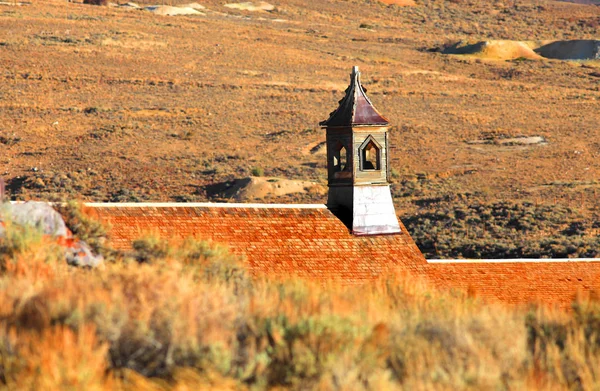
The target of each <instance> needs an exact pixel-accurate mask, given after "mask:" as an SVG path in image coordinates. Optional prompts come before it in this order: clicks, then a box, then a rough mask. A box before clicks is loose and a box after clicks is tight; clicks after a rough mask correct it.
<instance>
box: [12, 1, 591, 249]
mask: <svg viewBox="0 0 600 391" xmlns="http://www.w3.org/2000/svg"><path fill="white" fill-rule="evenodd" d="M146 3H147V2H146ZM181 3H184V2H183V1H182V2H179V3H178V2H176V1H172V2H169V4H172V5H177V4H181ZM9 4H10V2H9ZM224 4H225V2H219V1H215V0H210V1H205V2H202V5H203V6H205V7H206V8H205V9H201V10H200V11H199V12H201V13H200V14H197V15H190V16H163V15H157V14H154V13H152V12H148V11H142V10H135V9H128V8H126V7H103V6H92V5H85V4H79V3H69V2H65V1H57V0H56V1H55V0H41V1H36V2H35V3H23V5H20V6H11V5H7V4H5V3H3V5H0V54H1V58H2V62H1V67H2V69H1V74H0V77H2V79H3V81H4V82H3V83H0V96H1V97H2V99H1V100H0V124H1V125H0V167H1V168H2V170H1V172H0V175H2V177H4V178H5V179H6V180H7V181H8V188H9V191H10V194H11V196H12V197H13V198H16V199H30V198H37V199H58V198H60V199H63V198H83V199H85V200H94V201H150V200H152V201H203V200H227V198H223V194H227V193H223V192H215V191H214V189H221V188H223V186H220V185H219V184H222V183H226V182H227V183H231V182H234V181H236V180H238V181H239V180H244V178H248V177H249V176H251V175H264V176H266V177H277V178H286V179H293V180H301V181H309V182H311V183H316V184H317V185H318V184H320V185H321V186H317V185H315V186H312V185H311V190H310V191H304V192H300V193H293V194H280V195H268V194H267V195H266V196H264V197H263V195H264V194H261V198H260V199H258V201H265V202H323V201H324V194H325V193H324V192H323V190H322V189H323V186H322V185H324V184H325V180H326V178H325V164H326V163H325V158H324V155H323V154H322V153H323V149H322V148H318V147H319V143H320V142H321V141H322V140H323V138H324V132H323V131H322V130H321V129H319V127H318V125H317V124H318V122H319V121H320V120H323V119H325V118H326V117H327V114H328V113H329V112H330V111H331V110H333V109H335V107H336V104H337V101H338V100H339V99H340V98H341V97H342V95H343V91H344V89H345V87H346V85H347V82H348V74H349V72H350V68H351V66H352V65H358V66H360V67H361V70H362V72H363V75H364V79H363V81H364V83H365V86H366V87H367V89H368V90H369V91H368V93H369V95H370V96H371V98H372V100H373V102H374V104H375V105H376V107H377V108H378V109H379V110H380V111H381V112H382V113H384V114H385V115H386V116H387V117H388V118H389V119H390V121H391V122H392V123H393V124H396V128H395V129H394V130H393V133H394V143H395V145H396V146H397V148H396V150H395V152H394V153H395V155H394V156H395V159H394V170H393V176H394V180H395V181H396V185H395V187H394V194H395V201H396V203H397V206H398V211H399V213H400V215H401V216H405V217H411V216H417V215H421V214H423V213H431V212H432V211H437V210H440V209H442V208H445V207H447V206H448V205H456V204H460V205H463V204H465V205H470V204H472V203H484V204H493V203H498V202H506V201H510V202H516V203H518V204H522V203H524V202H529V203H531V204H535V205H538V204H540V205H546V206H549V207H554V206H555V205H556V207H558V208H561V210H562V209H564V208H567V209H569V210H574V209H578V210H577V211H576V213H575V212H574V213H575V214H576V215H577V216H581V218H580V219H579V220H581V221H580V222H581V223H582V224H584V225H586V224H587V226H589V229H590V230H591V229H595V228H593V227H592V221H593V220H594V216H595V212H596V206H595V205H596V203H597V194H596V193H597V188H598V179H597V178H598V174H599V168H600V166H599V165H598V163H597V160H598V159H597V158H598V155H599V154H600V144H599V143H597V142H596V141H595V140H596V139H597V138H598V133H599V132H600V129H599V128H598V125H597V124H598V123H599V118H600V114H598V110H597V108H598V99H599V98H600V68H599V66H600V65H599V63H598V61H594V60H593V59H588V60H584V61H565V60H557V59H552V58H545V57H543V56H539V57H540V58H535V59H529V58H528V57H527V56H526V57H523V56H521V55H520V54H517V55H516V56H513V55H511V56H508V57H506V55H505V54H502V56H498V55H497V53H498V50H497V49H494V50H492V49H490V45H489V44H485V45H484V44H482V45H483V46H480V47H484V48H486V49H485V50H479V51H476V52H469V53H463V54H446V53H448V52H447V48H448V47H451V46H452V45H455V46H457V47H458V46H460V45H463V46H464V45H465V44H471V45H473V44H475V45H476V44H477V43H481V42H483V43H486V42H488V41H490V42H491V41H505V42H513V41H514V42H554V41H571V40H594V39H597V38H598V36H597V28H598V25H599V23H600V7H596V6H593V5H580V4H571V3H561V2H552V1H542V0H522V1H516V0H515V1H513V0H510V1H509V0H501V1H496V2H494V3H493V4H488V3H482V2H479V1H474V0H472V1H468V0H464V1H458V0H455V1H433V0H431V1H427V0H423V1H417V2H416V5H415V6H408V7H401V6H397V5H386V4H383V3H380V2H378V1H375V0H364V1H363V0H353V1H342V0H331V1H327V2H323V1H299V0H281V1H280V2H273V6H274V9H273V10H271V11H246V10H239V9H235V8H229V7H225V6H224ZM459 42H462V44H459ZM494 45H495V44H494ZM511 45H512V44H511ZM519 45H520V44H519ZM559 45H563V44H562V43H561V44H559ZM491 47H492V48H494V46H491ZM528 48H529V47H528ZM592 49H593V47H592ZM511 50H512V49H511ZM523 50H524V49H523ZM592 51H593V50H592ZM491 52H493V55H490V54H489V53H491ZM502 53H504V52H502ZM511 53H512V52H511ZM518 53H521V52H518ZM545 53H549V51H547V52H545ZM592 54H593V53H592ZM532 140H533V141H532ZM536 140H537V141H536ZM246 181H247V180H246ZM225 186H226V185H225ZM315 189H317V190H315ZM318 189H321V190H318ZM247 193H248V194H256V193H255V192H247ZM236 194H237V193H236ZM247 201H257V199H247ZM569 213H570V212H569ZM570 218H571V217H570ZM579 220H578V221H579ZM545 228H546V227H541V231H542V232H543V230H544V229H545ZM590 230H588V231H586V232H585V233H586V235H592V234H593V231H590ZM459 233H460V232H459ZM417 240H420V239H419V238H417Z"/></svg>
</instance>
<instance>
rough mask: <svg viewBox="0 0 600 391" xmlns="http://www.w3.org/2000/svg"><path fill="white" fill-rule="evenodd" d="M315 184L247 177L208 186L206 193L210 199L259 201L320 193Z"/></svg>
mask: <svg viewBox="0 0 600 391" xmlns="http://www.w3.org/2000/svg"><path fill="white" fill-rule="evenodd" d="M320 190H322V188H321V186H320V185H318V184H317V183H315V182H310V181H298V180H290V179H281V178H269V177H248V178H242V179H236V180H234V181H231V182H225V183H219V184H216V185H211V186H209V187H208V188H207V189H206V191H207V193H208V195H209V196H210V197H212V198H225V199H231V200H235V201H252V200H261V199H263V198H265V197H267V196H274V197H278V196H284V195H287V194H294V193H307V192H309V191H311V192H313V191H320Z"/></svg>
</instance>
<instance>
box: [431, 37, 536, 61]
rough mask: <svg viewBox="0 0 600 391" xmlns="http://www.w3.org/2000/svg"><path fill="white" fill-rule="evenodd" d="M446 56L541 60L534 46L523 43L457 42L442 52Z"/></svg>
mask: <svg viewBox="0 0 600 391" xmlns="http://www.w3.org/2000/svg"><path fill="white" fill-rule="evenodd" d="M442 53H444V54H463V55H470V56H474V57H480V58H485V59H489V60H514V59H516V58H528V59H531V60H537V59H540V58H541V56H540V55H539V54H537V53H536V52H535V51H534V50H533V48H532V44H531V43H528V42H521V41H482V42H477V43H468V42H464V41H461V42H457V43H455V44H453V45H450V46H447V47H445V48H444V49H443V50H442Z"/></svg>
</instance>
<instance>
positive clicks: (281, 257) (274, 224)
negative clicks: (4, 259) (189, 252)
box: [87, 204, 426, 283]
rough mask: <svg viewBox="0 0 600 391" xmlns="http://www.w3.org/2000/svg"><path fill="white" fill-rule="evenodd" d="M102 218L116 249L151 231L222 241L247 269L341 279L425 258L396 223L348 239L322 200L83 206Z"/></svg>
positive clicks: (370, 275) (414, 267) (415, 264)
mask: <svg viewBox="0 0 600 391" xmlns="http://www.w3.org/2000/svg"><path fill="white" fill-rule="evenodd" d="M87 211H88V213H90V214H92V215H95V216H97V217H99V218H100V219H101V220H103V221H105V222H107V223H109V224H110V225H111V226H112V228H111V230H110V241H111V243H112V245H113V246H114V247H115V248H118V249H123V250H126V249H130V248H131V243H132V241H133V240H135V239H138V238H140V237H142V236H143V235H144V234H148V233H154V234H158V235H160V236H161V237H165V238H174V237H175V238H177V237H179V238H185V237H190V236H191V237H195V238H198V239H203V240H209V241H213V242H219V243H225V244H227V245H228V246H229V247H230V249H231V250H232V252H233V253H236V254H240V255H245V256H246V258H247V262H248V265H249V267H250V269H251V270H252V271H253V272H254V273H260V272H268V273H269V274H274V275H289V274H290V273H293V274H295V275H299V276H302V277H307V278H311V279H317V280H326V279H341V280H343V281H344V282H346V283H358V282H361V281H366V280H372V279H374V278H377V277H378V276H380V275H382V274H383V273H386V272H388V271H390V272H391V271H392V270H403V271H412V272H417V271H418V270H419V269H420V268H422V267H424V266H425V265H426V261H425V258H424V257H423V255H422V254H421V252H420V251H419V249H418V248H417V246H416V245H415V243H414V242H413V240H412V238H411V237H410V235H408V233H407V231H406V228H404V226H402V225H401V228H402V232H401V233H400V234H395V235H381V236H354V235H352V234H351V233H350V231H349V230H348V228H347V227H346V226H345V225H344V224H343V223H342V222H341V221H340V220H339V219H338V218H337V217H336V216H334V215H333V213H332V212H331V211H330V210H329V209H327V208H326V207H325V206H324V205H311V206H307V205H304V206H302V205H244V204H154V205H151V204H87Z"/></svg>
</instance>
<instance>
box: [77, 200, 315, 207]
mask: <svg viewBox="0 0 600 391" xmlns="http://www.w3.org/2000/svg"><path fill="white" fill-rule="evenodd" d="M83 205H84V206H86V207H88V208H231V209H234V208H237V209H244V208H247V209H327V205H325V204H245V203H226V202H86V203H84V204H83Z"/></svg>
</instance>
